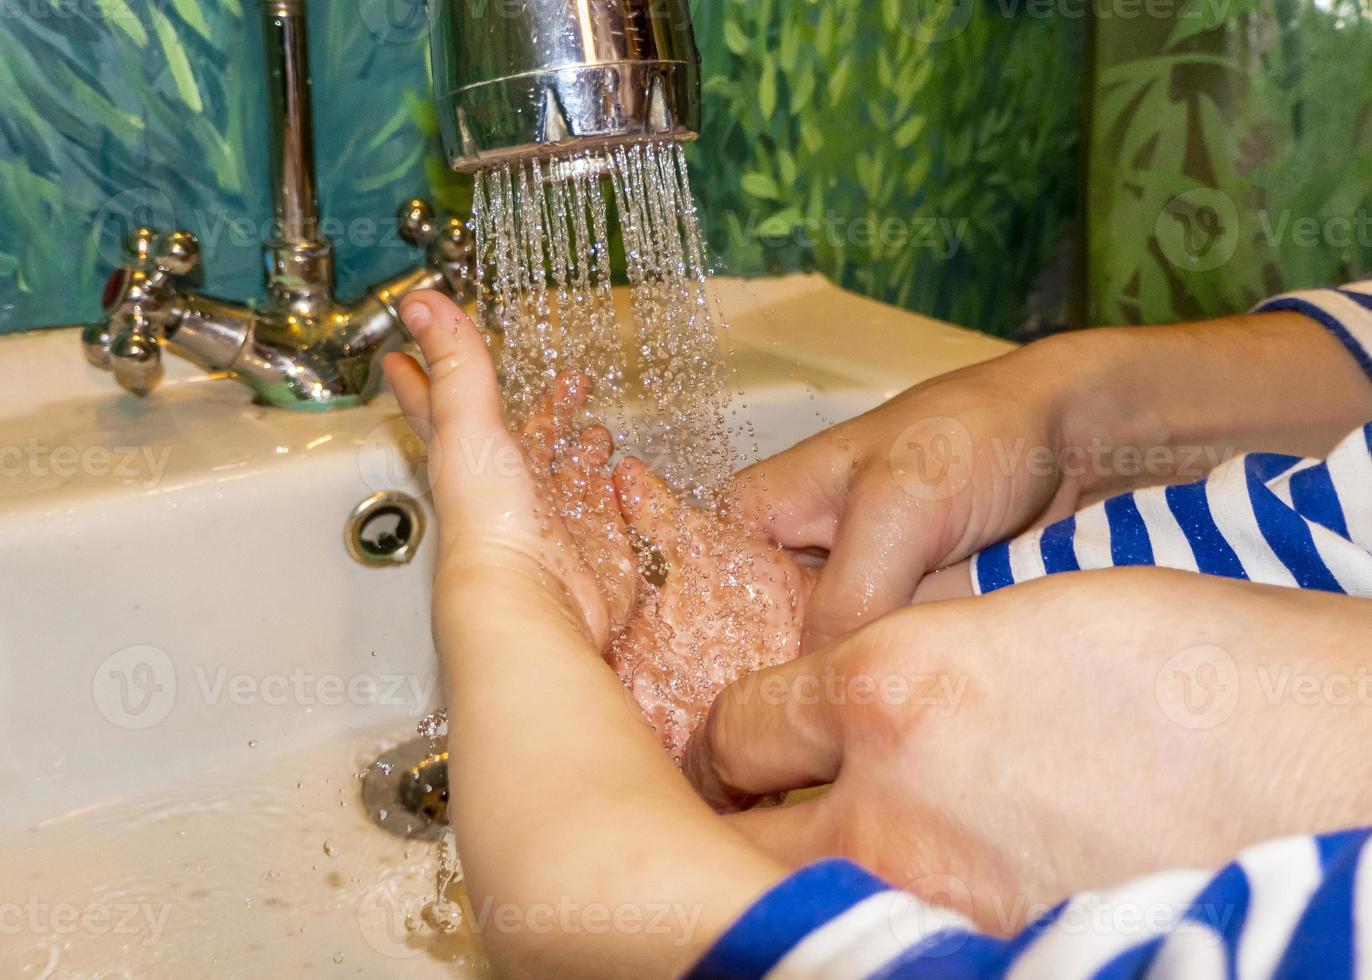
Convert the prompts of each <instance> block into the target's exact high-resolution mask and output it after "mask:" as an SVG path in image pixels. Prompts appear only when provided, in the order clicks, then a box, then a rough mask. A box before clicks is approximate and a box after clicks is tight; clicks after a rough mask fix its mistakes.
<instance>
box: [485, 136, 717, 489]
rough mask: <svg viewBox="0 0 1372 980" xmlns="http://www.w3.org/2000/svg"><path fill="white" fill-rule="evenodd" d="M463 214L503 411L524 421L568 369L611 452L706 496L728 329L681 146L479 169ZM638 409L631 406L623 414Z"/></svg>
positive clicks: (713, 473)
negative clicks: (619, 274)
mask: <svg viewBox="0 0 1372 980" xmlns="http://www.w3.org/2000/svg"><path fill="white" fill-rule="evenodd" d="M607 189H608V190H609V191H610V194H608V195H607V194H606V190H607ZM611 205H613V212H612V211H611ZM474 211H475V225H476V242H477V261H478V269H479V271H480V275H481V279H482V289H481V290H480V292H479V301H478V309H479V312H480V315H481V316H482V317H483V319H484V320H485V321H486V322H487V323H489V324H491V325H493V326H497V327H498V328H499V329H500V331H501V333H502V335H503V337H504V346H503V349H502V354H501V361H500V369H501V376H502V380H503V386H504V395H505V400H506V405H507V409H508V410H509V412H510V414H511V416H512V418H513V419H515V420H516V421H519V420H522V419H524V418H526V417H527V416H528V414H529V412H530V411H531V409H532V407H533V406H534V405H535V404H536V402H537V400H538V398H539V396H540V395H541V394H542V392H544V391H545V390H546V389H547V387H548V385H549V384H550V383H551V382H552V380H553V378H554V377H556V376H557V375H558V374H559V373H561V372H563V371H566V370H568V369H570V368H575V369H576V370H578V371H580V372H582V373H584V374H585V375H587V376H588V377H589V378H590V379H591V381H592V382H593V383H594V386H595V394H594V396H593V399H592V403H591V407H592V411H593V412H594V413H595V414H596V415H597V416H598V417H599V418H600V419H602V420H604V421H605V422H606V424H608V425H609V426H610V427H611V429H612V430H613V431H614V434H615V437H616V443H617V445H618V446H619V447H620V448H621V449H622V450H624V451H626V452H630V453H633V454H634V455H638V456H641V457H642V458H644V459H646V460H647V461H648V462H649V463H650V464H652V465H653V467H654V469H655V470H657V472H659V473H660V474H661V475H662V476H663V477H664V478H665V479H666V480H667V481H668V483H670V484H671V485H672V487H673V488H674V489H676V490H677V491H678V492H680V493H682V494H684V495H686V496H688V497H690V498H691V499H693V500H695V501H696V502H697V503H701V504H708V503H713V502H714V501H715V499H716V497H717V494H718V491H719V488H720V487H721V486H722V485H723V483H724V481H725V480H726V479H727V477H728V476H729V474H730V473H731V472H732V470H733V464H734V462H735V460H734V459H733V456H732V453H731V452H730V449H729V439H728V429H727V425H726V420H725V411H724V406H725V402H726V396H725V389H726V384H725V372H724V369H723V366H722V364H721V361H720V359H719V356H718V335H719V332H720V331H721V330H722V329H723V328H724V326H725V325H724V322H723V319H722V318H721V317H719V316H718V314H717V311H715V310H714V309H712V304H711V301H710V299H709V296H708V292H707V289H706V279H707V275H708V270H707V268H706V259H705V255H706V253H705V248H704V245H703V236H702V233H701V229H700V218H699V214H698V211H697V209H696V204H695V199H694V197H693V195H692V193H691V185H690V173H689V170H688V168H687V164H686V157H685V153H684V151H683V150H682V148H681V147H680V146H679V145H678V144H675V143H654V142H647V143H641V144H636V145H633V146H628V147H619V148H617V149H615V150H613V151H611V152H609V153H607V154H601V155H579V156H572V157H567V158H562V159H558V160H553V161H538V160H532V161H526V162H522V163H511V164H506V165H504V166H501V167H497V168H493V169H491V170H487V171H485V172H483V173H481V174H479V175H478V176H477V181H476V194H475V207H474ZM612 213H613V214H615V215H617V216H618V219H619V228H620V230H621V235H622V239H623V243H624V260H625V267H626V270H627V273H628V279H629V286H630V289H629V294H630V302H629V305H630V309H629V310H628V311H627V312H628V313H629V319H631V321H632V330H631V331H630V330H623V331H622V330H621V328H620V323H619V315H618V312H619V311H617V310H616V307H615V299H614V294H613V292H612V283H611V251H610V248H611V246H610V228H611V214H612ZM626 344H629V345H632V355H633V356H632V357H630V356H629V353H630V351H629V348H627V347H626ZM631 364H632V367H631ZM635 403H636V404H637V405H639V406H641V410H640V411H637V412H634V413H629V412H628V411H627V410H626V409H627V407H628V405H630V404H635Z"/></svg>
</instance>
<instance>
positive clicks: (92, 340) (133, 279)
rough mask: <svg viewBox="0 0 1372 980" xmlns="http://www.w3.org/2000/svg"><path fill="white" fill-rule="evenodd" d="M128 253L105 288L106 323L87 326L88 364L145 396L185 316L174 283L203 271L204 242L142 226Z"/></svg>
mask: <svg viewBox="0 0 1372 980" xmlns="http://www.w3.org/2000/svg"><path fill="white" fill-rule="evenodd" d="M124 252H125V255H126V257H127V259H128V261H127V263H126V264H125V265H123V266H120V267H119V268H117V269H115V270H114V272H112V273H111V274H110V278H109V281H108V282H107V283H106V284H105V296H104V300H103V303H104V307H105V319H104V320H103V321H98V322H96V323H92V324H91V325H90V326H88V327H87V328H86V329H85V331H84V332H83V334H82V338H81V339H82V346H83V347H84V348H85V351H86V359H87V360H89V361H90V362H91V363H92V364H94V365H95V366H96V367H99V368H105V369H107V370H112V371H114V376H115V378H116V379H117V380H118V382H119V384H120V385H122V386H123V387H124V388H127V389H128V390H129V391H132V392H134V393H136V394H140V395H142V394H146V393H147V392H148V391H150V390H151V389H152V387H153V385H154V384H156V383H157V378H158V376H159V375H160V374H161V365H162V348H161V344H162V339H163V337H164V336H165V335H166V331H167V330H168V329H169V328H171V327H173V326H175V325H176V323H177V322H178V321H179V320H180V318H181V314H182V312H183V310H182V303H181V294H180V292H179V291H178V289H177V286H176V283H175V282H174V280H175V279H178V278H182V277H185V276H189V275H191V274H192V273H193V272H195V271H196V269H197V268H199V266H200V257H201V256H200V242H199V241H198V240H197V239H196V237H195V236H194V235H192V234H191V233H190V232H188V231H173V232H170V233H168V234H166V235H159V234H158V233H157V232H156V231H154V230H153V229H151V228H139V229H137V230H136V231H134V232H133V233H132V234H131V235H129V237H128V240H127V241H126V242H125V244H124Z"/></svg>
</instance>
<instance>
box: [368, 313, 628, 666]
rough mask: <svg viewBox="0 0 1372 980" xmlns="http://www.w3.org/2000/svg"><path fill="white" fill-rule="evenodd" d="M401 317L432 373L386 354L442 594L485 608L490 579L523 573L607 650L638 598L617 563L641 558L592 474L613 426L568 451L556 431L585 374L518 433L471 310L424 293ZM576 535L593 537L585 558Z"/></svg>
mask: <svg viewBox="0 0 1372 980" xmlns="http://www.w3.org/2000/svg"><path fill="white" fill-rule="evenodd" d="M405 322H406V324H407V325H408V327H409V328H410V331H411V332H412V333H413V334H414V336H415V339H416V340H417V341H418V342H419V345H420V347H421V349H422V350H423V352H424V355H425V359H426V361H427V362H428V374H427V375H426V374H425V371H424V369H423V368H421V367H420V366H419V364H418V363H417V362H416V361H415V360H414V358H412V357H409V356H408V355H404V354H392V355H390V356H389V357H388V358H387V359H386V363H385V370H386V378H387V380H388V381H389V382H390V385H391V388H392V389H393V390H394V391H395V395H396V398H397V400H398V401H399V402H400V406H401V409H402V411H404V413H405V415H406V417H407V418H408V419H410V420H411V424H412V425H413V426H414V427H415V428H416V430H417V431H419V432H420V434H421V435H423V436H424V438H425V441H426V442H427V444H428V449H429V479H430V482H431V484H432V486H433V492H434V505H435V507H436V508H437V510H438V514H439V518H440V519H439V533H440V537H441V543H440V550H441V554H440V559H439V567H438V579H439V585H438V587H436V589H435V591H436V592H437V593H439V594H441V595H445V596H447V598H448V600H449V601H450V602H451V603H455V604H459V605H460V604H463V603H473V604H479V603H480V598H479V597H478V596H476V595H474V593H475V592H478V591H480V590H481V589H482V588H485V587H488V586H490V587H494V588H498V587H499V585H498V584H497V583H493V581H492V579H493V576H498V575H504V574H505V573H509V572H513V573H515V574H518V575H523V576H527V577H528V578H529V579H530V580H531V581H533V582H535V583H537V585H538V586H539V589H538V592H539V594H541V595H543V596H544V597H545V598H547V599H549V600H550V601H551V602H552V604H553V606H554V608H560V609H561V610H562V614H564V615H570V616H571V617H572V618H573V619H574V620H575V621H576V622H577V623H578V624H579V625H580V626H581V627H582V628H583V629H584V630H585V632H586V633H587V635H588V637H589V638H590V640H591V642H592V643H593V644H594V645H595V646H596V648H597V649H598V650H602V651H603V650H604V649H605V648H606V646H607V644H608V643H609V640H610V636H611V633H612V629H613V628H614V624H616V623H622V622H623V620H624V618H625V616H626V615H627V610H628V609H629V608H631V607H632V604H633V595H632V592H628V593H626V592H625V588H624V586H623V582H624V580H625V578H626V576H625V574H624V572H623V569H622V568H620V567H618V566H619V563H620V562H622V561H628V563H629V567H630V568H632V567H633V559H632V553H631V552H630V551H629V550H628V549H627V545H626V546H625V547H624V548H623V549H617V548H616V539H615V537H614V535H613V534H612V533H605V532H606V529H607V528H608V529H611V530H613V528H614V527H615V526H616V525H617V526H618V527H619V528H622V527H623V521H622V520H620V519H619V518H618V508H617V507H616V506H615V503H614V498H613V496H612V494H613V491H612V489H611V488H610V486H609V483H608V481H607V480H605V479H604V478H603V476H602V477H599V478H596V477H595V474H599V473H603V471H604V467H605V463H606V461H607V460H608V458H609V456H608V451H607V449H606V444H607V442H608V438H609V433H606V432H604V430H603V429H598V428H596V427H592V428H588V429H586V430H585V431H584V432H579V433H578V436H577V438H576V439H575V440H571V439H567V440H565V441H566V442H567V443H568V445H565V446H560V445H555V440H554V438H553V434H554V432H555V430H556V422H557V420H558V419H571V418H573V417H574V416H575V415H576V414H577V413H578V411H579V409H580V407H581V405H582V404H583V403H584V401H585V398H586V384H585V379H583V378H580V377H577V376H570V377H567V378H563V379H560V383H559V384H558V385H556V386H555V388H554V390H553V391H552V392H551V393H550V394H549V395H548V396H547V397H546V398H545V399H544V400H543V402H542V403H541V404H540V406H539V407H538V408H537V410H536V411H535V413H534V415H533V416H532V417H531V418H530V420H529V421H528V422H527V423H526V424H525V426H524V427H523V428H522V430H521V432H520V433H519V434H518V435H513V434H511V433H510V431H509V429H508V428H507V427H506V425H505V420H504V416H503V413H502V410H501V404H500V391H499V385H498V382H497V380H496V374H495V368H494V365H493V364H492V363H491V357H490V353H489V352H488V351H487V349H486V344H485V342H484V341H483V340H482V339H481V335H480V334H479V333H478V332H477V328H476V325H475V324H474V323H472V321H471V320H470V319H469V318H468V317H467V316H466V314H464V313H463V312H462V311H461V310H460V309H458V308H457V306H455V305H454V304H453V303H452V302H451V301H448V300H446V299H442V298H441V297H436V296H435V297H432V298H430V297H428V296H427V295H426V296H425V298H424V300H423V301H411V302H409V303H407V304H406V305H405ZM569 509H575V510H576V511H577V512H578V513H579V514H580V515H582V516H581V517H580V518H579V520H578V521H577V522H576V533H575V534H574V531H573V529H572V528H569V526H568V524H567V522H564V521H563V519H562V518H561V516H560V514H561V513H563V512H565V511H567V510H569ZM578 537H580V538H581V539H584V540H587V541H588V543H589V547H588V548H587V549H585V550H586V551H588V552H589V553H590V554H591V555H592V556H593V557H592V559H591V561H590V562H589V563H588V562H587V561H585V560H583V559H582V552H583V549H582V548H579V547H578V540H577V539H578ZM619 538H620V540H623V533H622V531H621V533H620V535H619ZM627 579H628V581H629V582H632V581H633V577H632V575H629V576H627ZM444 583H447V585H446V586H445V585H444ZM473 587H475V588H473ZM607 597H608V598H607ZM531 612H532V611H531Z"/></svg>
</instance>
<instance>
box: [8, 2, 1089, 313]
mask: <svg viewBox="0 0 1372 980" xmlns="http://www.w3.org/2000/svg"><path fill="white" fill-rule="evenodd" d="M1005 2H1006V0H997V3H999V4H1004V3H1005ZM922 7H923V8H927V9H921V8H922ZM694 14H695V18H696V24H697V32H698V34H699V36H700V42H701V48H702V51H703V54H704V59H705V78H706V80H707V81H706V93H705V116H706V122H705V132H704V134H703V137H702V139H701V141H700V142H699V143H698V144H697V145H696V146H695V147H694V148H693V150H692V158H693V163H694V167H695V170H696V174H697V187H698V190H699V191H700V193H701V194H702V196H703V198H704V205H705V215H706V218H707V222H708V226H709V230H710V233H711V239H712V244H713V246H714V248H715V252H716V255H717V257H718V260H719V261H718V265H719V268H720V271H722V272H729V273H735V274H745V275H754V274H765V273H774V272H779V271H785V270H792V269H809V268H815V269H819V270H820V271H823V272H825V273H826V274H828V275H831V276H833V277H834V278H835V279H837V280H838V281H839V282H841V283H843V284H844V285H846V286H849V287H852V288H855V289H859V290H862V291H864V292H867V293H870V294H871V295H874V296H877V297H880V298H882V299H886V300H889V301H891V302H896V303H901V304H904V305H907V306H910V307H912V308H915V309H919V310H923V311H925V312H928V313H931V314H934V315H937V316H942V317H947V318H950V319H955V320H959V321H961V322H965V323H968V324H971V325H974V326H978V327H982V328H984V329H989V330H994V331H997V332H1002V333H1008V332H1012V331H1013V330H1014V329H1015V327H1016V326H1017V325H1018V324H1019V323H1021V322H1022V320H1023V319H1024V317H1025V310H1026V300H1025V297H1026V296H1027V295H1028V294H1029V293H1030V292H1031V291H1032V290H1033V284H1034V282H1035V278H1036V277H1037V276H1039V274H1040V273H1041V271H1042V270H1043V269H1044V268H1045V266H1048V265H1050V264H1051V263H1052V261H1053V260H1054V257H1055V256H1056V255H1059V254H1060V253H1061V252H1062V251H1063V249H1064V248H1066V247H1068V244H1067V243H1068V239H1067V238H1066V237H1065V232H1066V231H1067V230H1069V229H1070V225H1071V222H1072V219H1073V217H1074V215H1075V213H1076V210H1077V207H1076V199H1075V185H1076V172H1077V169H1078V168H1077V153H1076V146H1077V142H1078V134H1077V130H1078V112H1077V107H1078V104H1079V101H1080V100H1079V92H1080V86H1081V70H1080V69H1081V64H1080V62H1081V58H1080V54H1081V49H1082V42H1083V36H1084V29H1083V26H1082V25H1081V24H1080V22H1067V21H1061V20H1044V19H1038V20H1029V19H1027V18H1024V17H1021V16H1007V15H1006V14H1005V8H1004V7H993V6H989V5H987V6H981V5H980V0H976V2H974V0H927V2H926V3H924V4H912V3H909V2H907V0H797V2H792V3H783V2H781V0H747V2H742V0H709V2H706V0H700V2H698V3H695V4H694ZM310 20H311V23H310V27H311V32H312V38H311V41H312V44H311V58H312V62H313V66H312V67H313V77H314V93H315V117H316V118H315V122H316V141H317V145H318V165H319V177H320V193H321V207H322V211H323V214H324V218H325V222H326V230H327V231H329V233H330V234H332V235H333V236H334V237H335V238H336V239H337V240H338V268H339V285H340V290H341V291H342V292H344V293H345V294H346V293H355V292H357V291H360V290H361V289H362V288H363V287H364V286H365V285H366V284H367V283H369V282H371V281H372V280H374V279H376V278H378V277H379V276H382V275H385V274H388V273H390V272H393V271H396V270H398V269H400V268H403V267H404V266H405V265H406V264H407V263H409V262H412V261H414V254H413V252H412V251H411V250H410V249H409V248H408V247H407V246H406V245H405V244H404V243H403V242H401V241H399V240H398V239H397V238H396V237H395V235H394V234H393V233H392V232H391V230H390V228H391V222H392V220H393V215H394V212H395V208H396V206H397V205H398V203H399V202H400V201H401V200H403V199H404V198H406V197H409V196H412V195H414V194H416V193H421V194H422V193H428V194H429V195H431V196H432V197H434V198H435V199H436V200H437V201H438V202H439V203H440V205H441V206H443V207H446V208H448V209H450V210H453V211H456V212H458V213H463V212H465V211H466V210H467V209H468V208H469V206H470V200H471V199H470V186H469V184H467V183H466V182H465V181H463V180H462V179H461V178H458V177H456V176H454V175H452V174H450V173H449V172H447V170H446V169H445V168H444V166H443V162H442V158H441V155H440V153H439V150H438V138H437V127H436V125H435V120H434V118H433V110H432V108H431V105H430V100H429V98H428V91H429V75H428V60H427V55H426V45H427V37H426V29H425V28H426V24H425V19H424V15H423V8H422V3H421V0H335V2H328V3H322V2H316V3H314V4H313V5H312V6H311V10H310ZM945 22H946V23H945ZM931 25H932V29H931ZM261 44H262V37H261V30H260V26H259V24H258V15H257V10H256V4H255V0H102V2H101V3H99V4H72V3H69V2H67V0H31V2H29V3H26V4H25V5H24V6H23V8H22V11H20V12H19V13H17V14H11V16H10V17H9V18H8V19H7V23H6V24H5V29H4V31H3V32H0V219H2V220H0V331H5V330H15V329H23V328H26V327H30V326H35V325H43V324H53V323H69V322H80V321H84V320H88V319H90V318H92V317H95V316H96V315H97V314H98V312H99V301H98V298H99V295H100V289H101V283H102V282H103V279H104V277H105V275H106V274H107V272H108V270H109V269H110V267H111V266H112V265H113V263H114V262H115V261H116V260H117V259H118V258H119V252H118V245H119V240H120V238H121V237H122V235H123V234H124V233H125V232H126V231H127V229H128V228H129V227H130V226H131V225H133V224H136V223H140V222H146V223H152V224H155V225H158V226H161V227H172V226H177V227H185V228H189V229H190V230H191V231H194V232H195V233H196V234H197V235H199V236H200V237H201V239H202V241H203V243H204V245H205V277H206V281H205V287H206V288H207V289H208V290H210V291H213V292H218V293H221V294H224V295H230V296H235V297H240V296H255V295H259V294H260V290H261V272H260V263H261V258H260V253H259V248H258V240H259V239H260V238H261V236H262V234H263V233H264V231H265V230H266V229H267V226H268V222H269V219H270V206H271V201H270V195H269V193H268V176H267V159H266V154H265V146H266V142H265V141H266V139H267V133H266V126H265V119H264V110H263V89H262V79H261V74H262V55H261ZM891 219H895V220H896V221H898V222H904V223H905V224H904V226H903V230H901V231H900V233H899V234H896V235H890V234H888V235H883V234H882V233H881V227H882V224H883V223H885V222H889V221H890V220H891ZM940 221H942V222H943V224H940ZM816 223H818V225H819V228H818V231H819V232H820V233H819V234H815V235H807V234H799V233H798V232H805V231H806V230H807V229H809V228H810V226H811V225H815V224H816ZM868 223H871V224H872V230H871V231H870V233H869V231H868V229H867V224H868ZM840 226H841V228H840ZM836 228H839V230H834V229H836ZM893 228H895V226H894V225H890V226H889V228H888V231H889V230H891V229H893ZM902 236H904V240H902Z"/></svg>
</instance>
